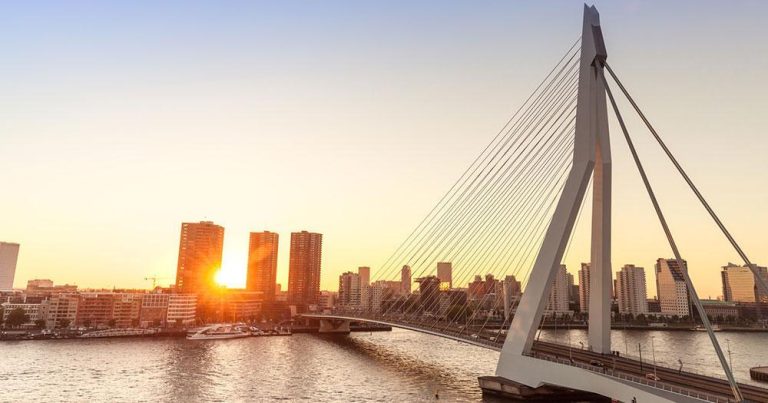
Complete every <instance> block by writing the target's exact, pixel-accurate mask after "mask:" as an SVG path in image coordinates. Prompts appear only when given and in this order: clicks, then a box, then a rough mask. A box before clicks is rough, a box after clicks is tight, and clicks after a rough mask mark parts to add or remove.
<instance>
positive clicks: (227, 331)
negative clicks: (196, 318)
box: [187, 325, 251, 340]
mask: <svg viewBox="0 0 768 403" xmlns="http://www.w3.org/2000/svg"><path fill="white" fill-rule="evenodd" d="M250 335H251V332H249V331H248V329H247V328H245V327H244V326H238V325H211V326H206V327H204V328H202V329H200V330H198V331H196V332H194V333H192V334H189V335H187V340H222V339H237V338H240V337H248V336H250Z"/></svg>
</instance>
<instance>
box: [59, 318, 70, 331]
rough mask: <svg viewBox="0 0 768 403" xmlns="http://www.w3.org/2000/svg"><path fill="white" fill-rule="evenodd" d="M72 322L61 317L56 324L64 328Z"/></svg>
mask: <svg viewBox="0 0 768 403" xmlns="http://www.w3.org/2000/svg"><path fill="white" fill-rule="evenodd" d="M70 323H72V322H71V321H70V320H69V319H62V320H60V321H59V323H58V325H59V328H60V329H66V328H68V327H69V324H70Z"/></svg>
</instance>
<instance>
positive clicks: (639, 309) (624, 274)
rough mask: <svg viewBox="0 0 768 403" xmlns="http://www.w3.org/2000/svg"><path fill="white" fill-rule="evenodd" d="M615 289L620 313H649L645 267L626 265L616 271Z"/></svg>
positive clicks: (635, 314)
mask: <svg viewBox="0 0 768 403" xmlns="http://www.w3.org/2000/svg"><path fill="white" fill-rule="evenodd" d="M615 291H616V300H617V301H618V304H619V313H623V314H631V315H633V316H637V315H640V314H647V313H648V292H647V287H646V281H645V269H643V268H642V267H637V266H635V265H633V264H627V265H624V267H622V268H621V270H620V271H617V272H616V286H615Z"/></svg>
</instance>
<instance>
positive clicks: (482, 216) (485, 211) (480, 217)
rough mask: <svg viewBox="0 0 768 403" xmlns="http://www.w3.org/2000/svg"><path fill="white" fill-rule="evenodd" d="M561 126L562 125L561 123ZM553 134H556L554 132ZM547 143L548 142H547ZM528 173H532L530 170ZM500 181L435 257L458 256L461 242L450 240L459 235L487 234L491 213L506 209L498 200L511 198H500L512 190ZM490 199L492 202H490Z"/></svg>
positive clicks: (473, 204)
mask: <svg viewBox="0 0 768 403" xmlns="http://www.w3.org/2000/svg"><path fill="white" fill-rule="evenodd" d="M560 126H562V125H560ZM558 127H559V126H558ZM563 132H564V131H563ZM563 132H561V138H562V133H563ZM553 134H554V132H553ZM549 137H550V138H552V135H550V136H549ZM538 144H541V142H540V141H539V142H537V143H535V144H534V147H532V148H533V149H534V150H535V149H536V148H537V146H538ZM545 144H546V142H545ZM550 144H553V143H552V142H550ZM537 152H538V151H537ZM534 155H535V154H534ZM531 161H534V160H532V159H529V160H528V161H527V162H523V164H525V166H523V167H522V168H523V169H525V167H526V166H528V165H530V162H531ZM510 168H511V166H510V167H507V169H506V170H505V172H504V173H503V174H502V176H500V177H499V178H503V177H504V176H503V175H506V172H509V171H510ZM520 168H521V166H520V165H518V166H517V167H516V169H515V170H516V171H518V172H520V170H521V169H520ZM527 173H528V174H530V170H529V171H528V172H527ZM518 177H519V176H518ZM508 182H511V183H515V182H516V180H512V181H509V177H507V180H505V181H503V182H501V183H502V184H506V183H508ZM498 183H499V182H498V181H496V184H494V185H495V186H496V188H495V189H494V190H493V191H492V192H491V194H490V198H489V197H487V196H486V194H487V192H486V193H480V194H478V195H480V196H483V198H482V199H479V202H478V203H472V204H470V206H469V209H470V214H469V215H468V217H469V218H466V219H464V223H463V225H462V226H461V227H460V228H459V229H458V230H457V231H453V234H452V235H450V236H451V238H450V239H443V241H441V243H439V244H438V246H440V245H442V249H441V250H440V251H439V252H437V253H436V255H435V256H434V257H435V258H444V257H449V256H450V257H451V258H452V259H454V258H455V256H456V254H455V249H456V248H461V243H456V242H450V241H452V240H453V241H461V238H458V239H457V235H467V234H468V236H467V237H465V239H473V238H477V235H478V234H480V235H482V234H487V232H488V231H487V227H483V226H482V225H483V223H485V222H487V221H488V218H489V217H490V216H489V214H490V213H493V214H495V215H496V216H498V214H499V212H501V211H505V209H503V208H499V207H500V206H499V204H497V203H496V202H497V201H498V200H505V199H506V200H509V198H499V195H508V194H509V193H510V191H509V188H508V187H506V188H505V187H500V186H498V185H497V184H498ZM489 199H490V202H488V200H489ZM483 203H485V205H483ZM494 203H496V204H494ZM477 207H481V208H482V210H481V212H480V213H479V214H478V213H477V212H476V210H477ZM473 214H474V215H473ZM467 224H470V225H469V227H467ZM464 244H466V242H464ZM451 250H454V254H453V255H450V254H448V252H449V251H451ZM430 257H431V256H430ZM429 260H431V259H427V261H429ZM454 261H455V260H454ZM460 267H461V268H462V269H463V268H466V267H467V265H466V264H461V266H460ZM455 274H456V275H457V279H460V277H458V273H455Z"/></svg>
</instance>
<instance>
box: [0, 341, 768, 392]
mask: <svg viewBox="0 0 768 403" xmlns="http://www.w3.org/2000/svg"><path fill="white" fill-rule="evenodd" d="M612 338H613V343H614V348H615V349H618V350H619V351H621V352H622V353H624V349H625V347H626V349H627V351H628V352H629V353H630V354H631V355H637V344H638V343H640V344H641V346H642V347H641V348H642V354H643V359H644V360H645V361H646V362H648V363H649V365H650V364H651V362H652V355H653V353H654V352H655V356H656V360H657V361H658V362H664V363H666V365H667V366H671V367H674V368H677V366H678V365H679V364H678V363H677V360H678V359H682V361H683V365H684V369H685V370H690V371H694V372H701V373H708V374H714V375H717V374H719V372H718V368H719V367H718V362H717V359H716V358H715V355H714V353H713V352H712V351H713V350H712V348H711V344H709V340H708V339H707V336H706V334H705V333H703V332H663V331H652V332H651V331H649V332H641V331H614V332H613V336H612ZM718 338H719V339H721V341H722V342H723V346H724V347H723V348H724V349H726V347H725V343H726V339H728V340H729V342H730V347H731V357H732V361H733V367H734V371H735V374H736V377H737V378H738V379H739V380H740V381H744V382H750V383H751V381H749V373H748V370H749V367H751V366H757V365H768V334H766V333H728V332H720V333H718ZM541 339H542V340H557V341H559V342H561V343H568V342H569V341H570V343H571V345H573V346H574V348H580V344H579V341H581V342H584V343H585V344H586V341H585V339H586V333H585V332H584V331H582V330H571V331H566V330H559V331H557V332H555V331H544V332H542V334H541ZM651 340H653V344H654V345H653V347H654V348H653V351H652V350H651ZM633 350H634V352H633ZM726 354H727V353H726ZM498 356H499V355H498V353H496V352H493V351H490V350H486V349H483V348H480V347H474V346H469V345H466V344H461V343H458V342H455V341H450V340H447V339H442V338H437V337H434V336H429V335H425V334H420V333H414V332H410V331H406V330H399V329H395V330H393V331H392V332H373V333H353V334H351V335H349V336H343V335H311V334H296V335H293V336H291V337H261V338H256V337H254V338H246V339H234V340H219V341H188V340H185V339H170V338H169V339H95V340H49V341H14V342H2V343H0V401H3V402H6V401H8V402H17V401H42V400H46V401H77V402H82V401H88V400H90V401H106V400H110V401H170V402H195V401H227V402H229V401H280V400H282V401H307V402H337V401H343V402H389V401H405V402H412V401H435V394H436V393H437V394H438V395H439V398H440V400H443V401H482V400H483V397H482V395H481V393H480V390H479V389H478V386H477V376H480V375H492V374H493V372H494V369H495V367H496V361H497V360H498ZM721 377H722V376H721ZM764 386H768V385H764ZM485 401H494V400H491V399H486V400H485Z"/></svg>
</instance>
